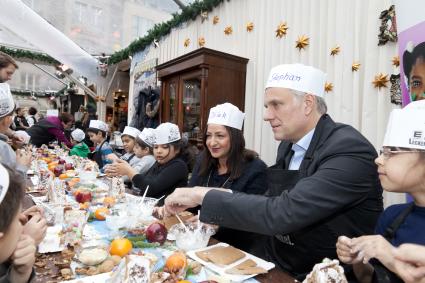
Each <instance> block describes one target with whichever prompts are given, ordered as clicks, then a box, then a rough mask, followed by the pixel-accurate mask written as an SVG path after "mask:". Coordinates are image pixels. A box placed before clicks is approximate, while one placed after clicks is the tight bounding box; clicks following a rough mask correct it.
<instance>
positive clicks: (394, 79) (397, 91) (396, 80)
mask: <svg viewBox="0 0 425 283" xmlns="http://www.w3.org/2000/svg"><path fill="white" fill-rule="evenodd" d="M390 82H391V86H390V94H391V103H393V104H395V105H401V88H400V74H392V75H391V76H390Z"/></svg>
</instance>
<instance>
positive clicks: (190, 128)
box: [183, 79, 202, 142]
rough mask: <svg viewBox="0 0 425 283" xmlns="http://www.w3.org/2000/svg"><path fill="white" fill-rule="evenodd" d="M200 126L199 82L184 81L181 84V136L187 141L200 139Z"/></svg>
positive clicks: (193, 80) (196, 80) (194, 80)
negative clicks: (185, 136)
mask: <svg viewBox="0 0 425 283" xmlns="http://www.w3.org/2000/svg"><path fill="white" fill-rule="evenodd" d="M200 126H201V81H200V80H198V79H191V80H185V81H184V83H183V134H184V135H187V137H188V139H189V141H192V142H195V141H199V140H201V139H202V133H201V131H200Z"/></svg>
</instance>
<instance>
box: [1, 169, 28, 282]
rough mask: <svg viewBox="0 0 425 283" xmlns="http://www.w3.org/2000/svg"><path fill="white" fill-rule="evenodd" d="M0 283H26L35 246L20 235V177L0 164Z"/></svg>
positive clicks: (21, 193)
mask: <svg viewBox="0 0 425 283" xmlns="http://www.w3.org/2000/svg"><path fill="white" fill-rule="evenodd" d="M0 176H2V177H1V178H0V250H1V253H0V282H29V281H31V280H32V279H33V278H34V276H35V273H34V271H33V265H34V262H35V251H36V246H35V242H34V240H33V239H32V238H31V237H30V236H28V235H25V234H24V233H23V229H24V226H23V224H24V223H21V221H22V220H21V219H25V218H26V217H25V216H23V215H21V213H20V211H21V202H22V199H23V197H24V185H23V182H22V177H20V176H19V175H18V174H16V171H13V170H10V169H6V168H5V167H4V166H3V165H1V164H0Z"/></svg>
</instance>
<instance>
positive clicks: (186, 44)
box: [184, 38, 190, 47]
mask: <svg viewBox="0 0 425 283" xmlns="http://www.w3.org/2000/svg"><path fill="white" fill-rule="evenodd" d="M189 45H190V39H189V38H186V39H185V40H184V47H188V46H189Z"/></svg>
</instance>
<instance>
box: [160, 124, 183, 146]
mask: <svg viewBox="0 0 425 283" xmlns="http://www.w3.org/2000/svg"><path fill="white" fill-rule="evenodd" d="M180 139H181V136H180V130H179V127H178V126H177V125H176V124H173V123H168V122H167V123H162V124H160V125H159V126H158V127H157V128H156V129H155V143H154V144H169V143H172V142H175V141H178V140H180Z"/></svg>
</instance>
